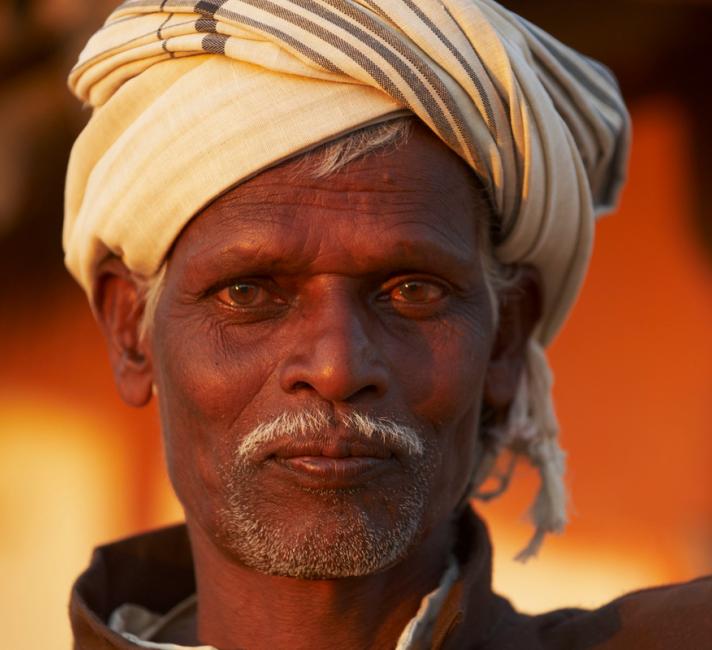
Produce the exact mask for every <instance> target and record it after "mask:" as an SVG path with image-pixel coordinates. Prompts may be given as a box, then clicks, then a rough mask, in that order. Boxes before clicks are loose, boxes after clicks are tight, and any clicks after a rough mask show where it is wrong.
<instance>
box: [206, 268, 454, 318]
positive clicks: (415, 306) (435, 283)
mask: <svg viewBox="0 0 712 650" xmlns="http://www.w3.org/2000/svg"><path fill="white" fill-rule="evenodd" d="M409 283H411V284H416V283H420V284H421V285H423V286H425V287H426V288H433V287H434V288H435V289H436V290H437V291H439V295H437V296H435V298H433V299H432V300H429V301H428V300H425V301H417V300H416V301H413V302H410V301H408V300H407V299H406V300H396V299H394V298H393V292H394V291H396V290H397V289H398V288H399V287H405V286H406V285H407V284H409ZM239 285H251V286H254V287H256V288H257V289H261V290H263V291H266V292H267V293H268V294H269V295H270V296H272V297H273V300H272V301H271V304H269V305H264V306H263V305H254V306H253V305H248V304H245V305H240V304H239V303H237V302H236V301H234V300H233V301H232V302H228V301H227V300H222V299H220V298H219V297H218V298H217V299H218V300H219V301H220V302H221V303H223V304H224V305H225V306H226V307H228V308H230V309H234V310H243V311H257V309H259V308H260V307H263V308H269V307H272V308H277V307H282V306H286V305H288V304H289V301H288V300H287V299H285V298H284V296H281V295H280V292H279V291H277V289H276V287H275V286H274V283H273V282H269V281H268V280H266V279H265V278H236V279H234V280H230V281H229V282H227V283H220V284H219V285H216V286H215V287H213V288H211V289H209V290H208V291H207V292H206V295H207V296H209V297H217V296H219V294H220V293H222V292H224V291H226V290H227V291H229V290H230V289H232V288H233V287H236V286H239ZM270 285H271V286H270ZM452 292H453V289H452V287H450V286H449V285H448V284H447V283H445V282H443V281H441V280H439V279H433V278H432V277H423V276H419V275H408V276H403V275H401V276H398V277H394V278H391V279H390V280H388V281H387V282H386V283H384V284H382V285H381V286H380V287H379V290H378V291H377V293H376V294H375V298H374V300H375V301H376V302H378V303H382V304H385V303H388V304H390V305H392V306H393V309H394V310H396V311H404V310H411V311H418V310H420V311H426V310H430V311H432V310H433V309H434V308H435V307H436V305H437V303H441V302H442V301H444V300H447V298H448V297H449V296H450V294H451V293H452ZM274 298H277V299H276V300H275V299H274Z"/></svg>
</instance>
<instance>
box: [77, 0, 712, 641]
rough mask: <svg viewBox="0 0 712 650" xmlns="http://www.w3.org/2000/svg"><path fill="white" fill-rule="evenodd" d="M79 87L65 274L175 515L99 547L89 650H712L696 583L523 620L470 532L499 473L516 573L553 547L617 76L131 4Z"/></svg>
mask: <svg viewBox="0 0 712 650" xmlns="http://www.w3.org/2000/svg"><path fill="white" fill-rule="evenodd" d="M70 84H71V86H72V88H73V89H74V91H75V92H76V93H77V95H78V96H79V97H81V98H82V99H83V100H84V101H87V102H89V103H90V104H91V105H93V106H94V108H95V110H94V114H93V116H92V119H91V120H90V122H89V124H88V126H87V128H86V129H85V131H84V133H83V134H82V135H81V136H80V138H79V140H78V141H77V144H76V145H75V149H74V151H73V154H72V159H71V161H70V167H69V173H68V181H67V205H66V215H67V216H66V223H65V237H64V243H65V250H66V255H67V265H68V266H69V268H70V270H71V271H72V272H73V274H74V275H75V277H76V278H77V279H78V281H79V282H80V283H81V284H82V286H83V287H84V289H85V290H86V292H87V294H88V296H89V299H90V302H91V304H92V307H93V309H94V311H95V314H96V316H97V319H98V322H99V324H100V326H101V327H102V330H103V332H104V334H105V336H106V338H107V341H108V345H109V353H110V357H111V361H112V365H113V368H114V373H115V378H116V383H117V386H118V388H119V391H120V393H121V395H122V397H123V398H124V400H125V401H126V402H127V403H129V404H131V405H134V406H142V405H144V404H145V403H146V402H148V401H149V400H150V399H151V398H152V396H153V395H156V396H157V399H158V402H159V408H160V414H161V423H162V430H163V435H164V437H165V444H166V450H167V460H168V468H169V473H170V477H171V480H172V482H173V485H174V488H175V490H176V493H177V495H178V497H179V499H180V500H181V503H182V505H183V507H184V510H185V515H186V527H185V528H183V527H178V528H173V529H169V530H166V531H160V532H158V533H152V534H148V535H145V536H141V537H138V538H134V539H130V540H126V541H123V542H119V543H117V544H114V545H110V546H107V547H104V548H103V549H99V551H97V553H96V555H95V557H94V560H93V562H92V566H91V567H90V568H89V569H88V571H87V572H86V573H85V574H83V575H82V576H81V577H80V578H79V580H78V582H77V584H76V586H75V590H74V592H73V595H72V605H71V615H72V623H73V628H74V633H75V639H76V647H77V648H82V649H84V648H136V647H146V648H183V647H196V646H197V647H203V648H220V649H222V650H230V649H235V648H258V649H259V648H266V647H271V648H274V647H277V648H332V647H337V648H394V647H396V648H399V649H405V648H408V649H414V648H589V647H600V648H643V647H645V648H654V647H655V648H680V647H686V648H702V647H708V645H709V643H711V642H712V627H711V623H710V614H709V608H708V606H709V603H710V597H712V584H711V583H710V581H709V580H703V581H699V582H697V583H693V584H691V585H687V586H682V587H675V588H668V589H663V590H658V591H651V592H643V593H640V594H634V595H631V596H628V597H625V598H623V599H621V600H619V601H616V602H615V603H612V604H611V605H609V606H607V607H605V608H603V609H601V610H597V611H595V612H584V611H579V610H565V611H558V612H553V613H550V614H547V615H543V616H537V617H527V616H522V615H519V614H517V613H515V612H514V611H513V610H512V608H511V607H510V606H509V604H508V603H507V602H506V601H505V600H504V599H502V598H500V597H498V596H495V595H494V594H493V593H492V591H491V587H490V547H489V541H488V539H487V534H486V531H485V529H484V527H483V524H482V523H481V522H480V520H479V519H478V518H477V516H476V515H475V513H474V512H473V511H472V509H471V507H470V505H469V497H470V495H471V494H478V493H479V494H480V495H482V494H481V490H480V488H481V486H482V484H483V482H484V480H485V479H486V478H487V476H488V475H489V472H490V470H491V468H492V465H493V462H494V459H496V457H497V456H498V454H499V452H500V451H501V450H503V449H504V448H509V449H511V450H512V451H513V452H515V453H520V454H524V455H526V456H527V457H529V459H530V460H531V461H532V462H533V463H534V464H535V465H536V466H537V467H538V469H539V471H540V474H541V478H542V486H541V491H540V493H539V495H538V496H537V499H536V501H535V503H534V506H533V510H532V516H533V521H534V523H535V525H536V530H535V534H534V537H533V539H532V540H531V542H530V544H529V545H528V546H527V548H525V550H524V551H523V557H527V556H529V555H531V554H532V553H534V552H536V550H537V548H538V546H539V544H540V543H541V541H542V538H543V536H544V535H545V533H546V532H549V531H556V530H560V529H561V528H562V527H563V525H564V523H565V498H564V489H563V481H562V475H563V455H562V452H561V451H560V449H559V447H558V444H557V427H556V422H555V418H554V415H553V409H552V405H551V396H550V377H549V372H548V369H547V365H546V360H545V357H544V353H543V346H544V345H545V344H546V343H547V342H548V341H550V340H551V338H552V336H553V335H554V333H555V332H556V330H557V329H558V327H559V326H560V325H561V323H562V321H563V320H564V318H565V315H566V312H567V310H568V308H569V307H570V305H571V303H572V301H573V300H574V298H575V295H576V292H577V289H578V286H579V285H580V282H581V280H582V278H583V275H584V273H585V267H586V264H587V258H588V254H589V250H590V245H591V237H592V228H593V218H594V214H596V213H600V212H603V211H606V210H608V209H610V208H611V207H612V206H613V204H614V203H615V199H616V196H617V193H618V190H619V188H620V185H621V181H622V176H623V169H624V166H625V160H626V155H627V144H628V120H627V115H626V113H625V109H624V107H623V105H622V102H621V100H620V97H619V95H618V92H617V89H616V86H615V83H614V81H613V80H612V78H611V77H610V75H609V73H608V72H607V71H606V70H604V69H603V68H602V67H600V66H599V65H598V64H595V63H594V62H591V61H589V60H587V59H585V58H584V57H582V56H580V55H578V54H576V53H575V52H573V51H571V50H569V49H567V48H565V47H564V46H562V45H561V44H560V43H558V42H556V41H555V40H553V39H552V38H551V37H549V36H548V35H546V34H544V33H542V32H541V31H540V30H538V29H537V28H536V27H534V26H532V25H530V24H528V23H526V22H525V21H523V20H522V19H520V18H518V17H517V16H515V15H513V14H511V13H509V12H507V11H506V10H505V9H503V8H502V7H500V6H499V5H497V4H496V3H494V2H492V1H490V0H447V1H446V2H442V3H434V2H423V1H421V2H412V1H411V0H403V1H402V2H401V1H396V2H388V3H386V2H376V1H371V0H369V1H368V2H366V1H364V2H345V1H340V0H333V1H332V0H329V1H326V0H325V1H323V2H305V1H297V0H273V1H267V0H242V1H239V0H227V1H223V2H205V1H201V2H193V1H191V2H185V1H182V0H173V1H171V0H164V1H163V2H160V3H159V2H147V1H145V0H133V1H129V2H125V3H124V4H123V5H122V6H121V7H119V8H118V9H117V10H116V11H115V12H114V14H112V16H111V17H110V19H109V21H108V22H107V24H106V25H105V26H104V28H103V29H102V30H101V31H99V32H98V33H97V34H96V35H95V36H94V37H93V38H92V40H91V41H90V42H89V44H88V45H87V48H86V49H85V51H84V52H83V53H82V56H81V58H80V62H79V63H78V65H77V66H76V67H75V69H74V70H73V71H72V75H71V77H70ZM663 614H664V615H665V616H664V617H663Z"/></svg>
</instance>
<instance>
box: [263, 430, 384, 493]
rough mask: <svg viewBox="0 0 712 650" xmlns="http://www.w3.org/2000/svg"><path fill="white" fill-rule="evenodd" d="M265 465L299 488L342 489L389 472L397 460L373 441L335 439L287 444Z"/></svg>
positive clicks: (274, 451) (274, 452) (269, 458)
mask: <svg viewBox="0 0 712 650" xmlns="http://www.w3.org/2000/svg"><path fill="white" fill-rule="evenodd" d="M266 462H267V463H268V464H269V465H273V466H274V467H275V469H277V470H278V471H280V472H283V473H284V477H285V478H288V479H291V480H295V481H297V482H298V483H299V484H301V485H302V486H303V487H308V488H315V489H345V488H354V487H358V486H359V485H363V484H364V483H366V482H367V481H370V480H373V479H374V478H375V477H376V476H377V475H379V474H381V473H382V472H386V471H388V470H390V469H393V468H394V467H395V465H396V463H397V460H396V457H395V456H394V455H393V453H392V452H391V451H390V450H388V449H387V448H386V447H385V446H384V445H380V444H379V443H378V442H377V441H371V440H369V441H362V440H347V439H336V440H331V441H330V442H329V443H327V444H324V443H318V442H312V443H309V442H296V441H291V442H289V443H287V444H285V445H283V446H280V447H278V448H276V449H275V450H273V451H272V453H270V454H269V456H268V457H267V458H266Z"/></svg>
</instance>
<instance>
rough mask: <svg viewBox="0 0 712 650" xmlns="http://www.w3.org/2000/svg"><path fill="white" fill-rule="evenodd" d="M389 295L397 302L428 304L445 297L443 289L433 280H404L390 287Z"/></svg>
mask: <svg viewBox="0 0 712 650" xmlns="http://www.w3.org/2000/svg"><path fill="white" fill-rule="evenodd" d="M389 297H390V299H391V300H393V301H395V302H397V303H407V304H410V305H428V304H431V303H434V302H437V301H438V300H442V299H443V298H444V297H445V289H444V288H443V287H442V286H441V285H439V284H436V283H435V282H428V281H426V280H406V281H405V282H401V283H400V284H398V285H397V286H395V287H393V289H391V291H390V294H389Z"/></svg>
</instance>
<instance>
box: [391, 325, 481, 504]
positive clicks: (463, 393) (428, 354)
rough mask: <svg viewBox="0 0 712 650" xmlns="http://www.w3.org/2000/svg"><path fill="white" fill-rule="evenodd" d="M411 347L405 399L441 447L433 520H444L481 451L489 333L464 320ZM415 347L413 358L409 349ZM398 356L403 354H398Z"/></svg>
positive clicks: (438, 446)
mask: <svg viewBox="0 0 712 650" xmlns="http://www.w3.org/2000/svg"><path fill="white" fill-rule="evenodd" d="M425 341H427V342H428V343H427V344H424V345H422V346H420V347H417V348H412V347H411V357H410V359H411V363H410V364H408V367H409V368H410V371H408V367H404V368H403V372H402V382H401V383H402V385H403V386H405V387H406V390H407V395H406V398H405V399H406V401H407V402H408V403H409V404H410V405H412V408H413V411H414V412H415V414H416V415H417V416H418V417H419V418H420V419H422V420H424V421H425V422H427V423H428V425H429V427H428V428H429V429H430V430H432V431H433V435H434V437H435V440H434V444H435V445H437V448H438V449H439V452H440V454H439V456H440V467H439V468H438V471H437V472H436V474H435V489H434V490H433V494H434V497H435V502H434V504H433V510H434V513H435V516H442V517H445V516H447V515H449V513H451V512H452V510H453V508H454V507H455V505H456V504H457V503H458V502H459V500H460V499H461V498H462V496H463V494H464V491H465V489H466V487H467V485H468V483H469V481H470V478H471V476H472V473H473V471H474V467H475V463H476V460H477V454H478V453H479V444H478V431H479V419H480V409H481V404H482V394H483V390H484V381H485V373H486V368H487V363H488V359H489V355H490V351H491V345H492V341H491V334H490V332H489V329H487V328H480V327H476V326H473V325H472V324H471V322H468V321H465V322H463V324H462V326H461V327H458V325H457V324H455V325H448V326H447V327H445V326H442V327H441V328H440V331H439V332H438V333H437V336H428V337H424V339H423V343H425ZM413 349H418V354H415V355H413V353H412V350H413ZM401 358H403V355H402V354H401Z"/></svg>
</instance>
